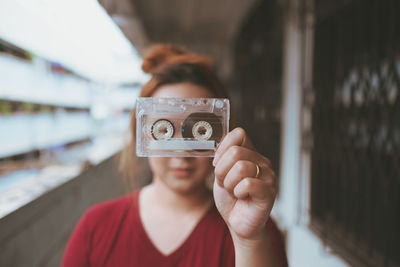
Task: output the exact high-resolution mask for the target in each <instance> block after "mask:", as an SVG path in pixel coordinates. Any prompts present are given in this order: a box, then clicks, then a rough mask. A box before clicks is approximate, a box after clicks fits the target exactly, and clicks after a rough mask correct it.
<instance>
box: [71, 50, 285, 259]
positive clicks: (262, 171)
mask: <svg viewBox="0 0 400 267" xmlns="http://www.w3.org/2000/svg"><path fill="white" fill-rule="evenodd" d="M142 68H143V70H144V71H145V72H147V73H149V74H151V79H150V80H149V81H148V82H147V83H146V84H145V85H144V86H143V88H142V91H141V94H140V96H141V97H142V98H140V99H138V101H137V106H136V112H134V113H133V114H132V120H131V133H132V139H133V140H132V143H131V146H130V147H128V148H127V150H126V151H125V152H126V153H125V154H124V156H123V157H122V159H123V163H125V165H123V166H125V169H126V170H128V173H134V172H129V170H132V169H137V168H140V167H142V166H139V164H138V163H137V162H138V158H136V157H134V156H135V155H136V153H135V151H136V148H135V146H140V147H139V148H138V149H139V151H142V152H140V153H144V154H146V153H148V155H152V156H151V157H148V159H147V160H148V162H149V166H150V169H151V183H150V184H148V185H146V186H144V187H143V188H141V189H136V190H133V191H132V192H131V193H129V194H127V195H126V196H123V197H120V198H118V199H115V200H112V201H107V202H103V203H100V204H97V205H95V206H93V207H92V208H90V209H89V210H88V211H87V212H86V213H85V214H84V215H83V217H82V219H81V220H80V222H79V223H78V225H77V227H76V228H75V230H74V232H73V234H72V236H71V237H70V241H69V243H68V245H67V248H66V251H65V254H64V259H63V266H64V267H70V266H71V267H72V266H73V267H81V266H171V267H172V266H182V267H184V266H193V267H201V266H210V267H217V266H221V267H222V266H236V267H241V266H254V267H257V266H269V267H272V266H273V267H286V266H287V260H286V254H285V249H284V245H283V241H282V236H281V233H280V232H279V230H278V228H277V227H276V225H275V223H274V221H273V220H272V219H271V217H270V212H271V209H272V206H273V203H274V199H275V185H274V183H275V182H274V181H275V176H274V172H273V170H272V169H271V167H270V163H269V160H268V159H267V158H265V157H264V156H262V155H260V154H259V153H257V151H256V150H255V148H254V146H253V145H252V144H251V141H250V139H249V138H248V136H247V134H246V132H245V131H244V130H243V129H241V128H236V129H234V130H232V131H230V132H229V128H230V127H229V123H230V120H229V117H230V116H229V109H230V106H229V101H228V95H227V94H226V91H225V89H224V87H223V86H222V84H221V83H220V81H219V80H218V78H217V76H216V74H215V73H214V71H213V69H212V68H211V61H210V59H208V58H206V57H203V56H199V55H197V54H194V53H192V52H189V51H187V50H185V49H182V48H179V47H176V46H171V45H158V46H155V47H153V48H152V49H151V50H150V53H149V55H147V56H146V57H145V58H144V62H143V65H142ZM151 153H153V154H151ZM180 153H182V154H180ZM186 153H190V156H187V155H188V154H186ZM207 153H210V154H209V155H207ZM160 155H162V157H160ZM199 155H200V156H199ZM204 155H206V156H204ZM211 155H213V156H214V159H213V158H212V157H210V156H211ZM141 160H143V159H141ZM214 166H215V167H214ZM132 178H133V179H135V177H132Z"/></svg>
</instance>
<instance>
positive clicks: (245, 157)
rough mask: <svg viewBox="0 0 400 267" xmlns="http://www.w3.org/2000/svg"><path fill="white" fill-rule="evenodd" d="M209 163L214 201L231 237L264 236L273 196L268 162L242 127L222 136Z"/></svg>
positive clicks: (249, 239) (255, 239)
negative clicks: (222, 138)
mask: <svg viewBox="0 0 400 267" xmlns="http://www.w3.org/2000/svg"><path fill="white" fill-rule="evenodd" d="M213 164H214V166H215V178H216V179H215V182H214V199H215V204H216V206H217V209H218V210H219V212H220V214H221V215H222V217H223V219H224V220H225V222H226V223H227V225H228V227H229V230H230V232H231V235H232V237H233V239H234V240H237V239H239V240H242V241H243V240H244V241H250V242H251V241H257V240H259V239H260V238H261V237H263V236H265V232H266V226H265V224H266V222H267V220H268V218H269V215H270V212H271V209H272V206H273V204H274V201H275V195H276V192H275V173H274V171H273V170H272V169H271V164H270V161H269V160H268V159H267V158H266V157H264V156H262V155H261V154H259V153H257V152H256V151H255V149H254V146H253V145H252V143H251V141H250V140H249V137H248V136H247V134H246V132H245V131H244V130H243V129H241V128H236V129H234V130H233V131H231V132H230V133H228V134H227V135H226V136H225V138H224V140H223V141H222V143H221V144H220V146H219V148H218V150H217V152H216V154H215V158H214V162H213ZM257 166H258V167H257ZM257 169H259V170H257Z"/></svg>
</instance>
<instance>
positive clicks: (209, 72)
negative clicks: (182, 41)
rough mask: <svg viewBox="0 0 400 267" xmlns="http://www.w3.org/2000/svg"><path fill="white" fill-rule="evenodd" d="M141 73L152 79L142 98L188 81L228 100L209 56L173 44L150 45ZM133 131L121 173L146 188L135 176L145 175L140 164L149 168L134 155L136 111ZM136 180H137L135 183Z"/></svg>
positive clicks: (133, 117)
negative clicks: (166, 87) (162, 88)
mask: <svg viewBox="0 0 400 267" xmlns="http://www.w3.org/2000/svg"><path fill="white" fill-rule="evenodd" d="M142 70H143V71H144V72H145V73H148V74H150V75H151V78H150V80H149V81H148V82H147V83H146V84H144V85H143V87H142V90H141V92H140V97H151V96H152V95H153V94H154V93H155V92H156V91H157V89H158V88H159V87H161V86H162V85H166V84H176V83H184V82H187V83H192V84H195V85H199V86H202V87H204V88H206V89H207V90H209V91H210V92H211V94H212V95H213V97H216V98H228V94H227V91H226V88H225V87H224V85H223V84H222V82H221V81H220V80H219V79H218V77H217V75H216V72H215V70H214V69H213V60H212V59H211V58H210V57H206V56H201V55H199V54H196V53H193V52H191V51H189V50H187V49H185V48H183V47H180V46H175V45H171V44H156V45H153V46H151V47H150V48H149V50H148V53H147V55H146V56H145V57H144V59H143V64H142ZM130 129H131V135H132V139H131V142H130V144H129V146H128V147H127V148H126V149H124V151H123V153H122V155H121V160H120V171H122V173H123V174H124V176H125V178H126V179H127V180H128V183H129V184H130V185H134V186H140V185H143V181H142V182H140V181H136V178H137V177H136V176H137V175H138V174H139V173H142V172H143V171H144V169H143V168H138V167H139V165H140V166H145V167H144V168H147V164H144V165H143V164H142V163H140V164H135V163H137V161H140V160H139V159H138V158H136V156H135V154H136V153H135V149H136V109H135V108H134V109H133V110H132V113H131V121H130ZM143 163H144V162H143ZM133 178H135V181H134V179H133ZM142 180H143V179H142Z"/></svg>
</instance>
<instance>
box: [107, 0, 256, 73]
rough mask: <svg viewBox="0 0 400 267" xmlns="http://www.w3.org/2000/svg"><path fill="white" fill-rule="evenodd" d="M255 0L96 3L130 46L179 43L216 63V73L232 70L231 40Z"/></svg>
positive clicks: (154, 0)
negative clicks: (210, 57)
mask: <svg viewBox="0 0 400 267" xmlns="http://www.w3.org/2000/svg"><path fill="white" fill-rule="evenodd" d="M257 2H259V1H258V0H246V1H243V0H219V1H215V0H201V1H199V0H168V1H166V0H100V3H101V4H102V5H103V6H104V8H105V9H106V10H107V12H108V13H109V14H110V15H111V16H112V17H113V18H114V21H115V22H116V23H117V24H118V25H119V26H120V28H121V29H122V30H123V32H124V33H125V35H126V36H127V37H128V39H129V40H130V41H131V42H132V44H133V45H134V46H135V47H136V48H137V49H138V50H139V52H141V53H143V51H144V49H145V47H146V46H147V45H148V44H149V43H154V42H168V43H175V44H180V45H184V46H186V47H188V48H189V49H192V50H194V51H196V52H199V53H204V54H208V55H211V56H212V57H214V58H215V60H216V65H217V68H218V72H219V74H220V75H221V76H222V77H223V78H226V77H228V76H229V75H230V74H231V71H232V69H231V68H232V59H233V56H232V53H233V44H234V42H235V38H236V36H237V34H238V32H239V31H240V28H241V25H242V24H243V21H244V20H245V19H246V16H247V14H249V13H250V11H251V10H252V9H253V8H255V6H256V3H257Z"/></svg>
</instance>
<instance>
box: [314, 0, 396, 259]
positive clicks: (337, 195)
mask: <svg viewBox="0 0 400 267" xmlns="http://www.w3.org/2000/svg"><path fill="white" fill-rule="evenodd" d="M327 2H328V1H322V0H319V1H316V19H317V20H316V24H315V49H314V71H313V73H314V74H313V77H314V81H313V90H314V94H315V101H314V104H313V128H312V135H313V148H312V170H311V172H312V173H311V175H312V177H311V227H312V229H314V230H316V232H317V233H318V234H319V236H320V237H321V238H322V239H323V240H324V241H326V242H327V243H328V244H330V245H331V246H332V247H333V248H334V249H335V250H337V252H338V253H339V254H340V255H342V256H343V257H344V258H345V259H347V260H348V261H349V262H350V263H351V264H352V265H354V266H400V253H399V244H398V241H399V240H400V197H399V195H400V194H399V191H400V17H399V16H398V14H399V12H400V1H397V0H368V1H338V3H339V2H340V5H339V4H338V6H337V7H336V8H335V7H332V5H330V6H329V8H326V7H327V6H328V5H327ZM330 4H332V3H330Z"/></svg>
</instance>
